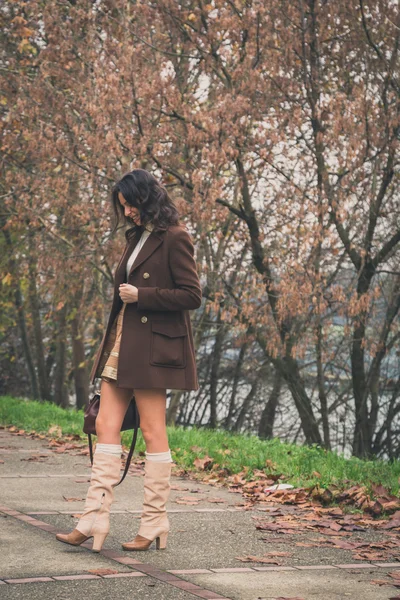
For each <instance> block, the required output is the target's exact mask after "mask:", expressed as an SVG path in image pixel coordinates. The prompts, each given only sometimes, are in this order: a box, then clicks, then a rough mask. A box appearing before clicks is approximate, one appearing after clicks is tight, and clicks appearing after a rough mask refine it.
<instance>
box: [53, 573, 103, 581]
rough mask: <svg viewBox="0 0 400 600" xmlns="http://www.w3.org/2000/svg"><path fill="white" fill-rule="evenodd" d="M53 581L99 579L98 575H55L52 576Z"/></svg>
mask: <svg viewBox="0 0 400 600" xmlns="http://www.w3.org/2000/svg"><path fill="white" fill-rule="evenodd" d="M53 579H56V580H57V581H75V580H82V579H101V577H99V576H98V575H89V574H87V575H85V574H84V575H55V576H53Z"/></svg>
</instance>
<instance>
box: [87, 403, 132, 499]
mask: <svg viewBox="0 0 400 600" xmlns="http://www.w3.org/2000/svg"><path fill="white" fill-rule="evenodd" d="M99 408H100V394H99V393H98V392H96V393H95V394H94V396H93V397H92V399H91V400H90V402H89V404H88V406H87V407H86V409H85V412H84V418H83V432H84V433H87V436H88V442H89V453H90V462H91V464H92V465H93V443H92V435H96V418H97V415H98V413H99ZM139 427H140V418H139V411H138V409H137V406H136V400H135V396H133V398H132V400H131V401H130V403H129V406H128V408H127V411H126V413H125V417H124V420H123V422H122V425H121V431H126V430H127V429H133V438H132V443H131V447H130V449H129V453H128V456H127V458H126V462H125V469H124V473H123V475H122V477H121V479H120V480H119V482H118V483H117V484H116V485H119V484H120V483H122V482H123V480H124V479H125V476H126V474H127V472H128V469H129V465H130V463H131V458H132V455H133V451H134V449H135V445H136V439H137V434H138V430H139ZM115 487H116V486H115Z"/></svg>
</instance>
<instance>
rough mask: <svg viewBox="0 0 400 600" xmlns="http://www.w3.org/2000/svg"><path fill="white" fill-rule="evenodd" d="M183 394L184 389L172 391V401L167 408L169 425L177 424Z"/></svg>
mask: <svg viewBox="0 0 400 600" xmlns="http://www.w3.org/2000/svg"><path fill="white" fill-rule="evenodd" d="M182 395H183V392H182V390H175V391H174V392H173V393H172V395H171V402H170V403H169V406H168V410H167V425H175V423H176V419H177V416H178V411H179V404H180V402H181V398H182Z"/></svg>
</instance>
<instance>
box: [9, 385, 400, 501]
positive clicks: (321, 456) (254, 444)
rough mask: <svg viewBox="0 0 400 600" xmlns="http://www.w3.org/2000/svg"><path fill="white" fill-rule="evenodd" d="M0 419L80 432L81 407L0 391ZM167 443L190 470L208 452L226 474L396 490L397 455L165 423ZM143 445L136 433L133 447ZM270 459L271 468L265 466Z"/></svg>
mask: <svg viewBox="0 0 400 600" xmlns="http://www.w3.org/2000/svg"><path fill="white" fill-rule="evenodd" d="M0 424H1V425H3V426H11V425H14V426H15V427H17V428H18V429H24V430H25V431H27V432H31V431H35V432H37V433H45V434H47V433H48V431H49V429H50V428H51V427H54V426H56V425H57V426H59V427H60V428H61V431H62V435H70V434H73V435H80V436H81V439H82V441H85V440H86V435H85V434H83V432H82V425H83V411H76V410H72V409H63V408H60V407H58V406H56V405H54V404H51V403H49V402H37V401H33V400H24V399H19V398H12V397H10V396H0ZM131 435H132V434H131V432H129V431H127V432H124V433H123V436H122V441H123V444H124V445H126V446H129V444H130V440H131ZM168 439H169V445H170V448H171V451H172V454H173V458H174V461H175V462H176V464H177V465H179V466H181V467H184V468H186V469H188V470H194V469H195V466H194V460H195V459H196V458H203V457H205V456H209V457H210V458H211V459H213V464H215V463H217V464H218V465H219V466H220V467H221V469H222V468H226V469H227V470H228V472H229V474H233V473H239V472H242V471H243V470H246V471H247V475H248V477H249V478H250V477H251V475H252V474H253V470H254V469H262V470H265V472H266V473H274V474H279V473H283V474H284V475H285V476H288V478H289V479H287V480H285V482H286V483H291V484H292V485H294V486H295V487H309V486H311V485H313V484H319V485H320V486H321V487H328V486H330V485H335V486H338V487H339V488H341V489H344V488H348V487H350V486H352V485H357V484H359V485H366V486H367V487H368V488H369V489H370V486H371V484H373V483H376V484H382V485H383V486H384V487H385V488H387V489H388V491H390V492H391V493H394V494H396V495H398V493H399V477H400V461H393V462H389V461H383V460H360V459H358V458H355V457H352V458H345V457H344V456H341V455H339V454H337V453H336V452H330V451H326V450H324V449H323V448H319V447H317V446H311V447H310V446H297V445H295V444H286V443H283V442H281V441H280V440H279V439H277V438H276V439H273V440H268V441H265V440H260V439H259V438H258V437H257V436H254V435H245V434H233V433H229V432H226V431H224V430H215V429H207V428H199V427H190V428H189V427H168ZM141 450H142V451H144V450H145V445H144V441H143V438H142V436H141V435H140V434H139V436H138V443H137V451H141ZM267 461H271V462H272V464H273V468H272V469H271V468H270V467H268V464H270V463H267Z"/></svg>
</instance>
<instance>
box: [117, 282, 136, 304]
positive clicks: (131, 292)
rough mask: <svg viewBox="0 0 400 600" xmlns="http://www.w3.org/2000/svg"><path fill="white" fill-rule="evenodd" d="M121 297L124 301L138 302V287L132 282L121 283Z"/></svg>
mask: <svg viewBox="0 0 400 600" xmlns="http://www.w3.org/2000/svg"><path fill="white" fill-rule="evenodd" d="M119 297H120V298H121V300H122V302H137V301H138V289H137V287H135V286H134V285H131V284H130V283H121V285H120V286H119Z"/></svg>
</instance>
